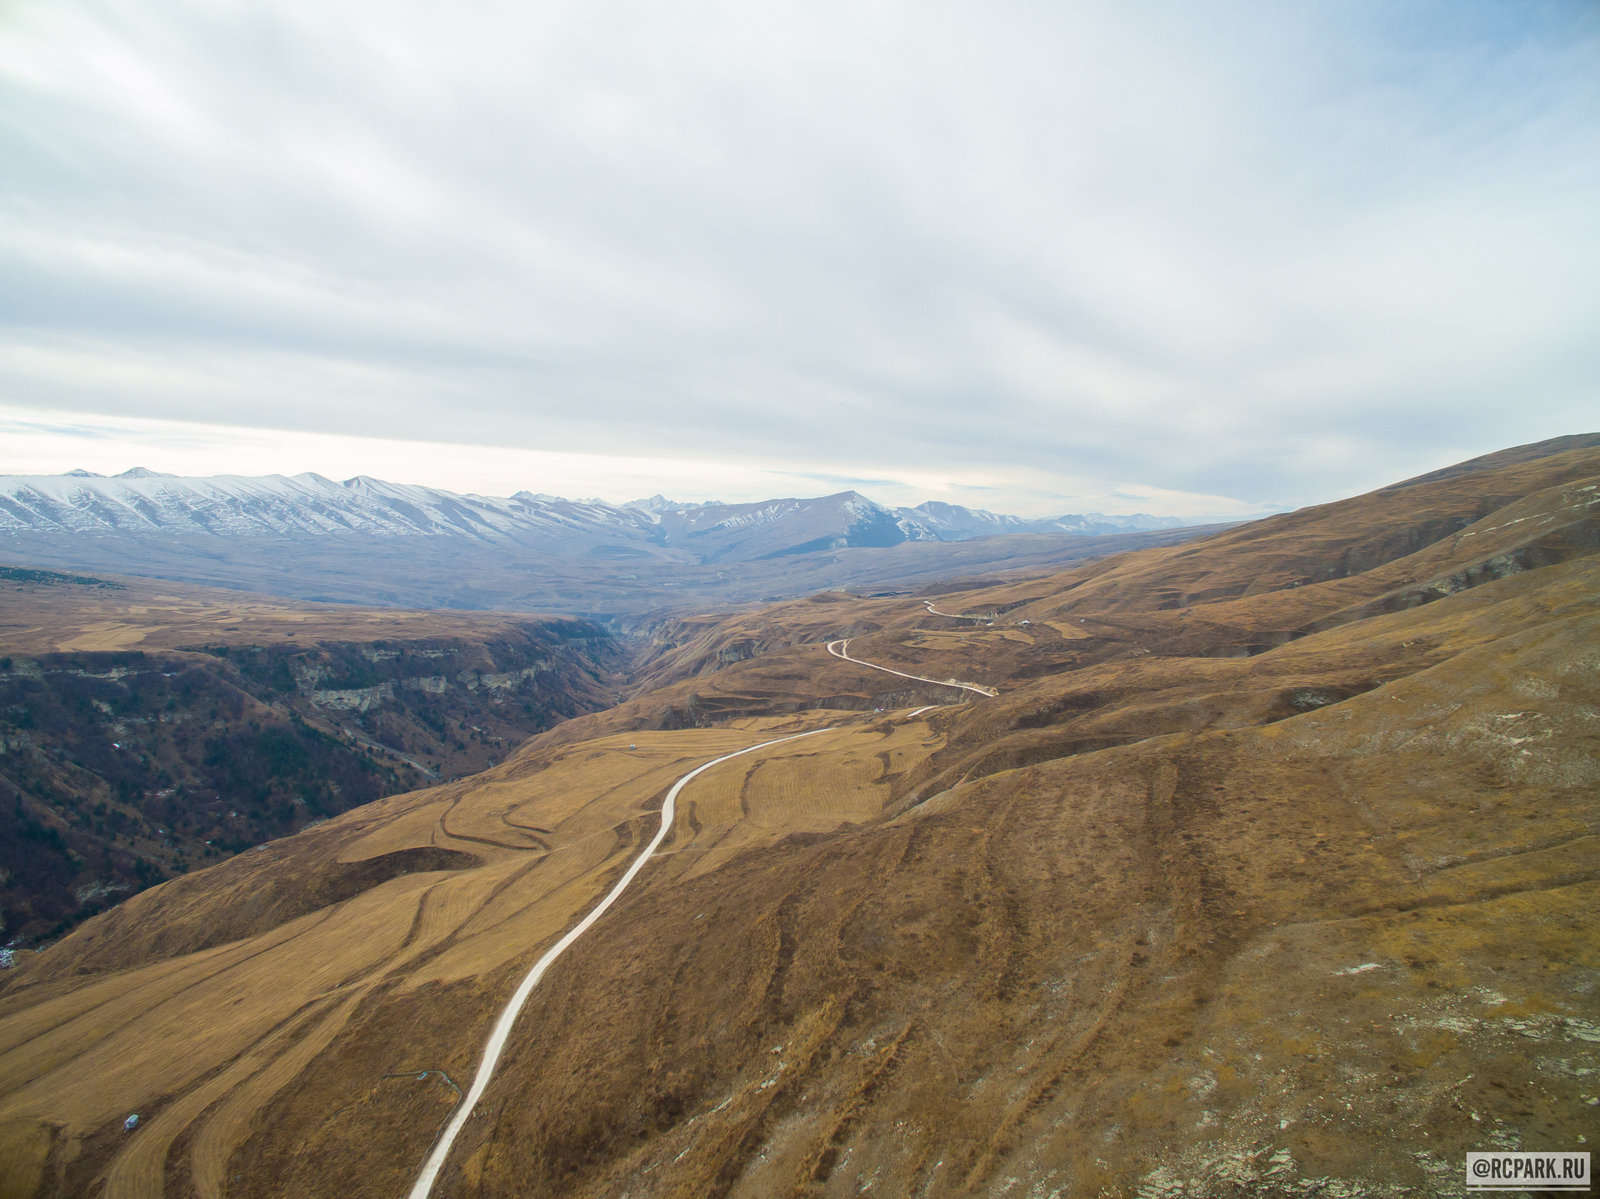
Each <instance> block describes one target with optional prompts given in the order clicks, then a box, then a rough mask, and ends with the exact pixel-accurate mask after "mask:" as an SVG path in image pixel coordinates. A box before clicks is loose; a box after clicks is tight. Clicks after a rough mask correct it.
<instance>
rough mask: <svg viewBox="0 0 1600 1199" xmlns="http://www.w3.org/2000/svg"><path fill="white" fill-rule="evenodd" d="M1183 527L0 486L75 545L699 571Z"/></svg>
mask: <svg viewBox="0 0 1600 1199" xmlns="http://www.w3.org/2000/svg"><path fill="white" fill-rule="evenodd" d="M1182 523H1183V522H1181V521H1180V520H1177V519H1176V518H1173V517H1155V516H1146V515H1138V516H1105V515H1102V514H1101V513H1097V512H1092V513H1089V514H1087V515H1083V516H1060V517H1055V518H1053V519H1049V520H1025V519H1023V518H1022V517H1018V516H1006V515H1002V514H999V513H994V512H985V511H982V510H979V509H972V508H963V507H959V506H957V505H954V504H945V503H940V502H938V501H929V502H927V503H925V504H919V505H918V506H917V507H915V508H896V509H890V508H886V507H884V506H883V505H881V504H878V503H874V502H873V501H872V500H869V499H868V498H867V497H866V496H864V495H861V494H860V493H858V492H854V491H843V492H839V493H838V494H836V495H829V496H820V497H816V498H813V499H777V500H766V501H763V502H761V503H755V504H723V503H718V502H716V501H710V502H706V503H698V504H691V503H681V502H677V501H673V500H669V499H667V498H666V497H664V496H660V495H656V496H652V497H650V498H649V499H647V500H634V501H632V502H631V503H627V504H621V505H617V504H608V503H606V502H604V501H602V500H567V499H562V498H561V497H559V496H553V495H544V494H542V493H534V492H529V491H519V492H517V494H515V495H513V496H511V497H509V498H504V499H502V498H499V497H494V496H481V495H458V494H456V493H455V492H451V491H444V490H442V489H440V488H436V487H422V486H418V485H415V484H406V483H389V482H385V481H384V480H382V479H374V478H371V477H369V476H367V475H357V476H356V477H355V478H353V479H346V480H345V481H344V482H342V483H336V482H334V481H333V480H332V479H326V478H323V477H322V476H321V475H317V474H311V473H306V474H300V475H294V476H293V477H285V476H283V475H266V476H263V477H260V478H249V477H244V476H239V475H218V476H215V477H212V478H181V477H178V476H174V475H164V474H159V473H157V472H155V471H150V470H146V469H144V468H143V467H135V468H133V469H132V470H130V471H127V472H125V473H123V474H120V475H115V476H112V477H109V478H107V477H103V476H100V475H93V474H90V473H89V472H87V471H73V472H71V473H70V474H65V475H37V476H35V475H13V476H9V477H0V537H3V536H4V534H6V533H13V534H20V533H54V534H58V535H76V536H95V537H99V536H116V535H124V536H127V535H132V536H159V535H173V534H199V535H207V536H214V537H247V538H254V537H272V538H283V537H290V538H293V537H305V536H313V537H315V536H329V535H336V534H350V533H359V534H365V535H368V536H373V537H415V536H438V537H456V538H464V539H467V540H470V541H475V542H481V543H485V544H489V545H494V544H501V545H508V546H510V545H518V546H526V547H529V548H538V549H541V550H544V551H546V552H551V553H557V554H566V555H575V554H581V555H587V556H590V557H600V558H606V557H631V556H646V555H650V556H654V555H661V554H664V555H665V556H667V557H669V558H672V559H675V560H679V561H683V560H691V561H698V562H719V561H754V560H758V559H762V558H773V557H782V556H785V555H789V554H803V553H809V552H812V551H817V550H836V549H846V548H849V547H852V546H877V547H885V546H892V545H899V544H900V543H901V542H905V541H934V540H937V541H965V540H969V539H971V538H974V537H987V536H993V535H995V534H1001V533H1070V534H1075V535H1079V536H1088V535H1095V534H1105V533H1124V532H1130V531H1134V530H1142V529H1162V528H1175V527H1178V526H1179V525H1181V524H1182Z"/></svg>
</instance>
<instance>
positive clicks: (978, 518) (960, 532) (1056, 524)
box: [896, 500, 1185, 541]
mask: <svg viewBox="0 0 1600 1199" xmlns="http://www.w3.org/2000/svg"><path fill="white" fill-rule="evenodd" d="M896 511H898V512H899V513H900V515H901V516H902V517H904V518H905V519H907V520H911V521H915V522H917V523H918V524H921V525H922V526H923V527H925V528H928V529H931V530H933V532H934V534H935V535H936V536H937V537H938V538H939V540H940V541H968V540H970V539H972V538H974V537H993V536H996V535H997V534H1003V533H1070V534H1072V535H1073V536H1075V537H1099V536H1105V535H1107V534H1111V533H1133V532H1139V531H1141V530H1144V529H1178V528H1182V527H1183V525H1184V523H1185V522H1184V521H1182V520H1181V519H1179V518H1178V517H1176V516H1151V515H1149V514H1148V513H1144V512H1139V513H1136V514H1134V515H1133V516H1107V515H1106V514H1105V513H1103V512H1089V513H1085V514H1083V515H1077V516H1053V517H1048V518H1046V519H1044V520H1028V519H1026V518H1024V517H1021V516H1006V515H1003V514H1002V513H999V512H985V511H984V510H983V509H981V508H963V507H961V506H960V505H957V504H945V503H941V502H940V501H938V500H929V501H928V502H927V503H925V504H918V505H917V506H916V507H915V508H899V509H897V510H896Z"/></svg>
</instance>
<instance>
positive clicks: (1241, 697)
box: [0, 447, 1600, 1199]
mask: <svg viewBox="0 0 1600 1199" xmlns="http://www.w3.org/2000/svg"><path fill="white" fill-rule="evenodd" d="M1439 475H1440V476H1441V477H1436V478H1433V479H1431V480H1427V481H1421V482H1414V483H1413V485H1411V486H1407V487H1404V488H1400V489H1388V490H1386V491H1382V492H1375V493H1372V494H1371V495H1368V496H1362V497H1358V498H1356V499H1353V500H1350V501H1346V502H1345V503H1343V504H1337V505H1326V506H1323V507H1321V508H1317V509H1310V510H1307V511H1305V512H1301V513H1293V514H1289V515H1287V516H1284V517H1278V518H1273V519H1272V520H1269V521H1262V522H1258V523H1256V524H1253V525H1250V526H1247V527H1244V528H1239V529H1234V530H1230V531H1227V532H1224V533H1221V534H1218V535H1216V536H1213V537H1210V538H1208V539H1206V540H1203V541H1199V542H1195V543H1190V544H1188V545H1183V546H1174V547H1160V548H1155V549H1151V550H1147V551H1143V552H1140V553H1137V554H1129V555H1124V556H1122V557H1120V558H1116V559H1111V560H1107V561H1104V562H1097V563H1093V564H1090V565H1088V566H1085V567H1082V568H1080V569H1077V570H1074V571H1069V572H1065V573H1063V574H1059V575H1054V576H1051V577H1049V578H1045V579H1038V580H1029V581H1025V582H1021V583H1012V584H1006V585H1000V586H993V587H988V588H978V589H972V590H967V591H961V592H951V593H946V594H942V595H938V596H930V597H928V599H930V600H931V601H932V604H933V607H934V608H935V609H937V610H938V611H937V612H930V611H929V609H928V607H927V605H926V604H925V602H924V600H923V599H920V598H910V597H894V598H884V599H878V600H871V599H867V600H858V599H854V598H851V597H848V596H842V595H824V596H817V597H812V599H811V600H807V601H797V602H794V603H790V604H785V605H780V606H777V607H774V608H769V609H765V610H763V611H760V612H754V613H744V614H737V615H734V616H731V617H726V618H720V617H719V618H712V619H707V620H698V621H697V620H683V621H680V622H678V623H677V624H676V625H670V626H663V628H662V629H661V630H660V633H661V636H660V642H659V644H658V645H657V646H656V647H655V650H654V653H653V656H652V657H651V658H650V659H649V660H646V661H644V662H642V663H641V665H640V667H639V669H638V671H637V673H636V676H635V687H636V688H640V689H641V690H638V691H637V692H636V693H635V694H634V696H633V698H631V699H630V700H629V702H628V703H626V704H624V705H621V706H619V707H618V708H616V709H613V710H611V711H609V712H605V713H597V714H594V715H590V716H585V717H580V718H578V719H576V720H573V721H569V722H567V723H566V724H564V725H562V726H559V727H558V728H556V729H554V730H551V731H550V732H549V733H546V734H544V735H542V736H541V737H539V738H536V739H534V740H532V741H530V742H529V743H527V744H526V745H524V746H523V747H522V749H521V750H520V751H518V752H517V753H516V754H515V755H513V757H512V758H511V759H509V760H508V761H507V762H505V763H503V764H501V765H500V766H497V767H495V768H494V769H492V770H490V771H487V772H485V773H483V774H480V775H477V776H475V777H473V778H471V779H466V780H462V781H460V782H457V783H452V784H449V785H446V786H442V787H437V788H434V789H431V790H427V791H420V792H416V793H413V794H409V795H402V796H394V797H390V798H388V799H385V800H382V801H379V802H378V803H375V804H370V805H367V806H366V807H363V808H360V809H357V810H355V811H352V812H349V813H346V814H345V815H343V816H341V817H338V818H336V819H335V820H332V821H329V822H328V823H326V824H324V825H321V826H318V827H317V828H314V829H311V830H308V831H306V832H303V833H301V834H299V835H298V836H296V837H293V838H289V839H286V840H283V841H279V842H274V843H272V844H270V845H268V846H265V847H263V848H261V849H259V850H255V851H252V853H250V854H247V855H244V856H242V857H241V858H239V859H236V860H234V861H232V862H229V863H226V864H224V865H222V866H220V867H216V868H213V869H210V870H207V871H203V872H200V873H197V874H195V875H192V876H190V877H187V878H185V879H182V880H176V881H174V882H171V883H167V884H164V885H162V886H160V887H157V888H154V889H152V890H150V891H148V892H145V893H144V894H141V895H139V896H138V897H136V898H135V899H132V900H129V901H128V902H126V903H124V904H122V905H120V906H119V907H118V908H117V909H115V910H113V911H111V912H108V913H106V914H105V915H103V916H100V917H98V918H96V919H95V920H93V921H91V922H89V923H88V924H86V925H85V926H83V927H82V928H81V929H80V930H78V931H77V932H76V933H74V934H73V935H72V936H70V937H68V938H66V939H65V940H63V941H62V942H61V943H60V944H58V945H57V946H55V947H54V948H52V949H51V950H50V951H49V952H48V953H46V954H44V955H42V956H40V957H39V958H37V959H36V960H29V961H27V962H26V963H25V964H24V965H23V966H21V967H20V968H19V969H18V970H16V971H15V972H14V973H13V974H11V975H10V976H9V977H8V979H7V981H6V984H5V986H4V989H3V990H0V1169H3V1170H4V1171H6V1173H3V1174H0V1178H4V1179H5V1180H6V1183H7V1185H8V1186H9V1187H10V1188H11V1191H12V1192H14V1193H18V1194H39V1195H77V1194H86V1193H88V1194H94V1193H100V1194H105V1195H108V1196H110V1195H117V1196H123V1195H158V1194H170V1195H184V1196H187V1195H194V1196H208V1197H209V1196H268V1195H274V1196H275V1195H312V1196H319V1195H337V1196H340V1197H341V1199H343V1197H345V1196H365V1195H374V1196H377V1195H385V1196H391V1195H396V1194H404V1193H405V1192H406V1189H407V1187H408V1186H409V1183H410V1180H411V1178H412V1177H413V1176H414V1175H415V1173H416V1171H417V1169H418V1168H419V1167H420V1165H421V1162H422V1160H423V1159H424V1157H425V1156H426V1154H427V1151H428V1148H429V1146H430V1145H431V1143H432V1141H433V1138H434V1137H435V1135H436V1134H437V1133H438V1131H439V1130H440V1129H441V1128H442V1126H443V1125H444V1123H445V1121H446V1120H447V1119H448V1118H449V1116H450V1114H451V1112H452V1110H453V1108H454V1105H455V1103H456V1102H457V1100H458V1097H459V1094H460V1092H461V1091H462V1090H464V1089H465V1088H466V1086H467V1084H468V1080H469V1079H470V1077H471V1073H472V1071H473V1069H474V1068H475V1064H476V1062H477V1060H478V1055H479V1052H480V1049H481V1046H482V1043H483V1039H484V1037H485V1035H486V1033H487V1030H488V1028H489V1026H490V1025H491V1023H492V1022H493V1020H494V1018H495V1015H496V1014H497V1012H498V1011H499V1008H500V1006H501V1004H503V1003H504V1001H505V998H506V996H507V995H508V994H509V993H510V991H511V989H512V988H513V987H514V986H515V981H516V979H517V978H518V977H519V976H520V974H521V972H522V971H524V970H526V968H527V967H528V966H529V965H530V964H531V963H532V962H533V961H534V959H535V958H536V957H537V956H538V955H539V954H540V953H541V952H542V951H543V949H544V948H545V947H547V946H548V945H549V944H550V943H551V942H552V941H553V940H554V939H555V938H556V937H557V936H558V935H559V934H560V933H561V931H562V930H563V929H564V928H567V927H569V926H570V925H571V924H573V923H574V922H575V921H576V920H577V919H578V918H579V917H580V916H581V914H582V913H583V912H585V911H587V910H588V908H589V906H590V905H592V904H593V902H594V901H595V899H596V898H597V897H598V895H599V894H600V893H601V892H602V891H603V889H604V888H605V886H606V885H607V883H608V882H609V881H610V880H611V879H613V878H615V877H617V876H618V875H619V874H620V872H621V871H622V869H623V867H624V865H625V863H626V862H627V861H628V860H630V857H631V854H632V853H633V852H634V851H635V850H636V848H637V847H638V846H639V845H640V844H641V843H642V842H643V841H644V840H646V839H647V838H648V837H649V836H650V835H651V834H652V833H653V831H654V827H655V821H656V819H657V818H656V817H655V816H654V811H655V810H656V809H658V808H659V806H660V804H661V801H662V798H663V796H664V794H665V791H666V789H667V787H668V786H669V785H670V784H671V782H672V781H673V780H674V779H676V778H678V777H679V776H681V775H682V774H683V773H685V772H686V771H687V770H689V769H691V768H692V767H694V766H695V765H698V764H699V763H701V762H704V761H706V760H708V759H710V758H712V757H715V756H718V755H719V754H722V753H726V752H729V751H730V750H732V749H734V748H738V747H741V746H746V745H752V744H755V743H758V742H762V741H766V740H769V739H771V738H773V737H777V736H781V735H783V734H784V733H786V732H795V731H803V730H810V729H823V728H829V729H831V731H827V732H819V733H817V734H816V735H814V736H811V737H808V738H805V739H802V740H798V741H794V742H790V743H786V744H784V745H779V746H773V747H771V748H770V749H767V750H762V751H758V752H756V753H753V754H750V755H748V756H746V757H742V758H738V759H735V760H733V761H730V762H728V763H724V764H723V765H721V766H719V767H717V768H715V769H714V770H712V771H710V772H708V773H707V774H706V775H703V776H701V777H700V778H699V779H697V780H695V781H694V782H693V783H692V784H690V786H688V787H687V788H686V789H685V790H684V791H683V793H682V794H681V795H680V797H679V800H678V805H679V806H678V815H677V820H676V823H675V825H674V828H673V830H672V835H671V838H670V840H669V841H668V843H667V845H666V847H665V849H664V851H663V853H662V854H661V856H660V859H659V860H657V861H654V862H652V863H651V864H650V865H649V866H647V867H646V868H645V870H644V871H643V872H642V873H641V874H640V876H639V878H638V880H637V882H636V883H635V884H634V885H633V887H632V888H631V889H630V890H629V891H628V892H626V893H625V894H624V895H623V897H622V898H621V899H620V900H619V901H618V903H617V905H616V907H614V908H613V909H612V910H611V911H610V912H608V913H607V914H606V916H605V917H603V918H602V919H601V920H600V921H599V922H598V923H597V924H596V925H595V926H594V927H593V929H592V930H591V931H590V932H589V933H588V934H587V935H586V936H585V937H584V938H583V939H581V940H579V941H578V942H577V943H576V945H575V946H574V948H573V949H572V950H571V951H570V952H569V953H568V954H567V955H566V956H565V957H563V958H561V959H560V960H559V961H558V962H557V963H556V965H555V966H554V967H553V968H552V970H551V972H550V973H549V974H548V975H547V976H546V978H545V980H544V982H543V983H542V984H541V985H540V987H539V988H538V989H537V990H536V991H535V992H534V993H533V997H532V999H531V1001H530V1002H529V1004H528V1006H527V1008H526V1009H525V1010H524V1012H523V1013H522V1016H521V1018H520V1020H519V1022H518V1024H517V1026H516V1029H515V1032H514V1034H513V1036H512V1039H511V1041H510V1043H509V1046H508V1049H507V1053H506V1056H505V1057H504V1058H503V1059H502V1061H501V1063H500V1068H499V1072H498V1073H497V1074H496V1077H495V1080H494V1082H493V1083H492V1084H491V1085H490V1087H489V1089H488V1092H487V1094H486V1095H485V1098H484V1101H483V1103H482V1105H481V1106H480V1108H479V1109H478V1112H477V1114H476V1115H475V1116H474V1117H473V1118H472V1119H471V1120H470V1121H468V1123H467V1125H466V1129H465V1131H464V1133H463V1135H462V1139H461V1140H460V1141H459V1142H458V1143H457V1145H456V1146H455V1149H454V1152H453V1153H452V1156H451V1158H450V1161H449V1163H448V1164H447V1166H446V1169H445V1171H444V1173H443V1175H442V1176H441V1178H440V1182H439V1186H438V1187H437V1188H436V1189H435V1192H434V1193H435V1194H436V1195H448V1196H467V1195H477V1196H596V1197H598V1196H616V1197H620V1196H623V1195H631V1196H641V1195H695V1196H701V1195H733V1196H751V1197H757V1196H759V1197H763V1199H764V1197H766V1196H774V1195H781V1196H789V1195H793V1196H802V1195H825V1196H835V1195H837V1196H844V1195H857V1194H861V1193H863V1192H872V1193H885V1194H896V1195H901V1194H913V1195H919V1196H922V1195H928V1196H940V1195H963V1194H981V1195H1029V1196H1034V1195H1037V1196H1040V1197H1043V1196H1049V1195H1056V1196H1079V1195H1082V1196H1100V1195H1119V1196H1120V1195H1127V1196H1134V1195H1138V1196H1141V1197H1144V1199H1156V1197H1158V1196H1177V1195H1185V1194H1190V1195H1197V1194H1206V1195H1211V1196H1244V1195H1282V1196H1289V1195H1311V1194H1326V1195H1338V1196H1342V1197H1357V1196H1380V1195H1381V1196H1390V1195H1400V1194H1439V1195H1444V1194H1454V1193H1456V1192H1457V1190H1458V1189H1459V1182H1460V1178H1461V1168H1462V1167H1461V1163H1462V1159H1463V1155H1464V1153H1465V1152H1466V1151H1467V1150H1468V1149H1474V1148H1485V1149H1487V1148H1496V1147H1498V1148H1517V1147H1520V1148H1526V1149H1545V1148H1549V1149H1571V1148H1577V1147H1581V1146H1580V1145H1579V1141H1578V1138H1579V1137H1580V1136H1588V1137H1589V1140H1590V1141H1591V1142H1592V1141H1593V1139H1594V1136H1593V1130H1594V1127H1595V1120H1594V1112H1595V1110H1596V1108H1595V1107H1594V1106H1591V1105H1590V1104H1589V1100H1590V1099H1591V1098H1594V1097H1595V1096H1596V1090H1597V1087H1600V1084H1597V1083H1596V1082H1595V1081H1594V1080H1595V1079H1596V1078H1597V1077H1600V987H1597V981H1600V954H1597V950H1596V946H1597V945H1600V938H1597V936H1596V932H1597V928H1596V916H1595V911H1596V903H1597V900H1600V765H1597V763H1600V721H1597V720H1596V716H1595V713H1596V711H1597V710H1600V450H1596V449H1594V448H1585V447H1577V448H1570V447H1569V448H1560V449H1558V452H1556V453H1553V454H1544V455H1542V456H1539V457H1533V458H1527V459H1525V460H1516V461H1511V462H1509V463H1508V464H1504V465H1499V466H1491V467H1487V468H1483V469H1475V470H1472V471H1467V472H1459V473H1455V474H1450V473H1448V472H1439ZM941 612H942V613H949V614H951V615H940V614H938V613H941ZM846 637H847V638H849V639H850V643H849V652H850V653H851V654H852V655H853V656H855V657H857V658H860V659H863V660H865V661H867V662H872V663H877V664H880V665H884V666H891V667H894V668H895V669H899V670H903V671H906V672H907V673H911V674H920V675H925V676H928V677H931V678H935V679H947V678H957V679H964V680H975V681H978V682H983V683H988V684H993V685H994V686H996V687H997V688H998V690H999V694H998V696H997V697H995V698H992V699H985V698H974V697H973V696H972V695H971V693H968V692H958V691H956V690H955V689H954V688H951V687H946V686H938V685H935V684H927V683H917V682H914V681H911V680H907V679H903V678H899V677H897V676H893V675H888V674H884V673H882V672H881V671H876V670H873V669H871V668H870V667H866V666H858V665H854V664H852V663H849V662H845V661H842V660H840V659H839V658H837V657H832V656H830V655H829V654H828V653H827V652H826V650H825V648H824V644H825V643H826V642H827V641H829V640H834V639H838V638H846ZM930 703H932V704H936V705H938V706H937V707H935V708H934V709H933V710H931V711H925V712H920V713H917V714H913V709H915V708H920V707H922V706H923V705H925V704H930ZM883 707H887V708H891V709H893V710H891V711H888V712H875V711H872V710H871V709H874V708H883ZM134 1111H137V1112H139V1113H140V1114H141V1122H140V1125H139V1127H138V1128H137V1129H136V1130H135V1131H134V1132H132V1133H124V1132H123V1131H122V1120H123V1119H124V1117H125V1116H126V1115H127V1114H129V1113H130V1112H134Z"/></svg>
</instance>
